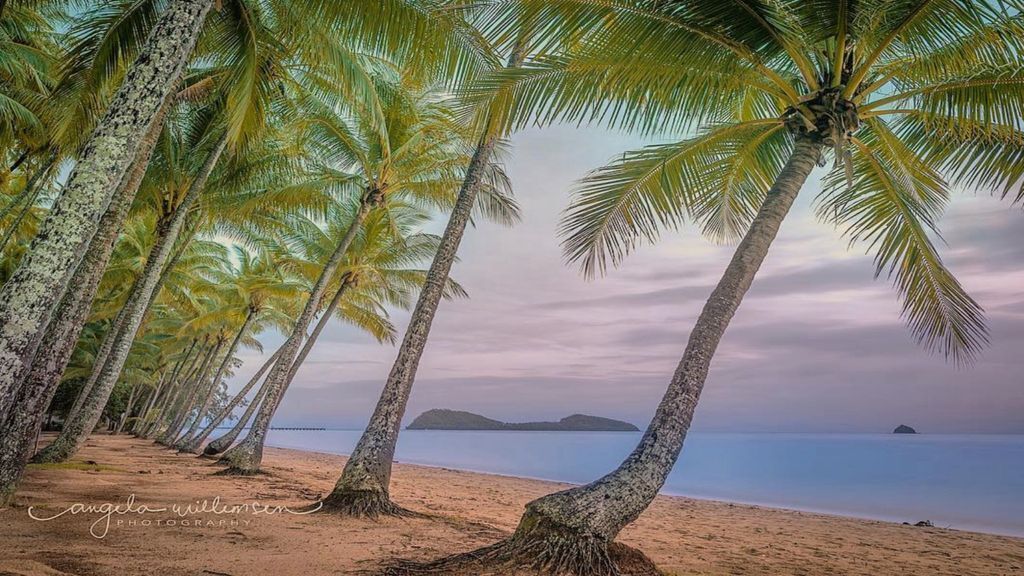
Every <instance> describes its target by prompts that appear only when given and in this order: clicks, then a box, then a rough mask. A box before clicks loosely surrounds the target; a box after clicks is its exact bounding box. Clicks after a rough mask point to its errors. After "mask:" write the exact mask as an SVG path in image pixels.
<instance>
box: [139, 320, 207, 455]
mask: <svg viewBox="0 0 1024 576" xmlns="http://www.w3.org/2000/svg"><path fill="white" fill-rule="evenodd" d="M206 342H207V339H206V338H204V339H203V344H202V345H201V346H200V347H199V349H198V350H197V353H196V355H195V356H194V357H193V358H192V363H191V364H190V365H189V367H188V370H186V371H185V372H184V373H183V377H182V378H181V380H180V381H179V382H177V383H176V384H175V386H174V395H173V396H171V397H170V400H169V401H168V403H167V404H166V405H165V407H164V409H162V410H161V411H160V420H159V421H158V422H157V423H156V426H155V427H154V428H153V431H152V433H151V434H150V436H156V434H157V432H159V433H160V436H159V437H157V439H156V442H157V443H158V444H167V443H168V442H170V440H172V439H173V438H171V436H172V435H173V433H174V430H175V429H176V428H177V427H178V426H180V422H181V420H183V419H184V418H185V414H184V413H183V411H182V408H183V407H184V405H185V404H187V402H188V398H189V394H191V393H192V391H193V390H194V388H193V386H192V385H193V383H194V382H195V379H196V377H197V376H198V375H199V372H200V371H202V369H203V366H204V365H205V364H206V359H207V358H208V356H209V354H210V348H208V347H207V345H206ZM164 422H166V423H167V425H166V426H164V427H163V429H162V430H160V428H161V426H162V425H163V423H164Z"/></svg>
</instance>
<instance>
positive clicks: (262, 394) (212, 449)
mask: <svg viewBox="0 0 1024 576" xmlns="http://www.w3.org/2000/svg"><path fill="white" fill-rule="evenodd" d="M269 391H270V386H268V385H267V381H266V380H264V381H263V385H262V386H260V389H259V390H257V391H256V394H255V395H254V396H253V397H252V401H250V402H249V405H248V406H247V407H246V408H245V412H244V413H243V414H242V417H241V418H239V419H238V422H235V425H234V426H232V427H231V430H229V431H228V433H227V434H225V435H223V436H221V437H220V438H217V439H216V440H214V441H213V442H210V443H209V444H207V445H206V448H204V449H203V455H204V456H216V455H217V454H220V453H221V452H223V451H225V450H227V449H228V448H230V447H231V444H233V443H234V442H235V439H237V438H238V436H239V434H241V433H242V430H244V429H245V425H246V424H248V423H249V420H251V419H252V417H253V414H255V413H256V410H259V408H260V406H262V405H263V401H264V400H265V399H266V398H267V392H269ZM222 463H226V462H222Z"/></svg>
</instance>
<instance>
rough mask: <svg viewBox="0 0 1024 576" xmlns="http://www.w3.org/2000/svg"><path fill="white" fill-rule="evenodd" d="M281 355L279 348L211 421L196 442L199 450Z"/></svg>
mask: <svg viewBox="0 0 1024 576" xmlns="http://www.w3.org/2000/svg"><path fill="white" fill-rule="evenodd" d="M280 355H281V349H280V348H278V350H277V351H276V352H274V354H273V355H271V356H270V358H268V359H267V361H266V362H264V363H263V366H260V369H259V370H257V371H256V373H255V374H253V376H252V378H250V379H249V381H248V382H246V384H245V386H243V387H242V389H241V390H239V391H238V394H235V396H234V397H233V398H232V399H231V401H230V402H228V405H227V406H225V407H224V409H223V410H221V411H220V414H218V415H217V417H216V418H214V419H213V420H211V421H210V423H209V424H207V425H206V428H205V429H204V430H203V431H202V432H201V433H200V434H199V437H198V438H197V439H196V441H195V442H196V448H197V449H198V447H199V446H202V445H203V442H205V441H206V439H207V438H209V437H210V434H213V431H214V430H216V429H217V426H220V425H221V423H222V422H224V420H227V418H228V416H230V415H231V413H232V412H233V411H234V409H235V407H236V406H238V404H239V403H240V402H241V401H242V400H243V399H244V398H245V396H246V394H248V393H249V392H250V391H251V390H252V389H253V387H254V386H256V384H257V383H258V382H259V381H260V379H261V378H263V374H265V373H266V371H267V370H269V369H270V367H271V366H273V365H274V362H277V359H278V357H279V356H280ZM256 396H259V393H257V394H256ZM256 396H254V397H253V398H254V399H255V397H256ZM250 416H252V414H250ZM246 419H248V418H246ZM235 436H237V434H235ZM218 440H219V439H217V440H214V441H213V442H211V443H210V444H213V443H215V442H217V441H218ZM234 441H235V439H234V438H231V440H230V441H229V442H228V445H230V444H231V442H234ZM225 448H226V446H225ZM223 451H224V450H223V449H221V450H217V451H215V452H210V453H209V455H211V456H212V455H213V454H219V453H221V452H223Z"/></svg>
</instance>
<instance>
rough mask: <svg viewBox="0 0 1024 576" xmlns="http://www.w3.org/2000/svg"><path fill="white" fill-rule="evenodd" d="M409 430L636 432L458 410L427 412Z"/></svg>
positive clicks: (581, 418)
mask: <svg viewBox="0 0 1024 576" xmlns="http://www.w3.org/2000/svg"><path fill="white" fill-rule="evenodd" d="M407 429H408V430H538V431H540V430H543V431H555V432H639V431H640V429H639V428H637V427H636V426H633V425H632V424H630V423H629V422H623V421H621V420H612V419H611V418H601V417H599V416H587V415H586V414H573V415H572V416H566V417H565V418H562V419H561V420H559V421H558V422H520V423H506V422H501V421H499V420H493V419H491V418H487V417H486V416H481V415H479V414H473V413H472V412H463V411H461V410H445V409H437V408H435V409H434V410H427V411H426V412H424V413H423V414H420V415H419V416H417V417H416V419H415V420H413V421H412V423H411V424H409V426H408V428H407Z"/></svg>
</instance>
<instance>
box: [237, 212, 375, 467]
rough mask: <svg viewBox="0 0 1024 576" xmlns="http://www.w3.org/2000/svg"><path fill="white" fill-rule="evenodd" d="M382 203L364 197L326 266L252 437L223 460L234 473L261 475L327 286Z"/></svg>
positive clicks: (272, 377) (271, 381)
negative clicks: (273, 426) (273, 423)
mask: <svg viewBox="0 0 1024 576" xmlns="http://www.w3.org/2000/svg"><path fill="white" fill-rule="evenodd" d="M382 200H383V198H381V197H379V196H378V193H372V192H368V193H367V194H366V195H365V196H364V197H363V199H362V200H361V201H360V203H359V209H358V210H357V211H356V215H355V218H353V219H352V224H351V225H350V226H349V228H348V230H347V231H346V232H345V237H344V238H342V240H341V242H339V243H338V246H337V247H336V248H335V249H334V253H333V254H331V257H330V258H329V259H328V260H327V264H325V265H324V269H323V270H322V271H321V272H320V277H319V278H318V279H317V281H316V284H315V285H314V286H313V290H311V291H310V294H309V299H308V300H306V306H305V308H303V310H302V314H300V315H299V318H298V319H297V320H296V321H295V326H293V327H292V333H291V335H290V336H289V337H288V340H286V341H285V343H284V345H283V346H282V347H281V349H282V352H281V357H280V358H278V359H277V362H275V363H274V367H273V369H271V371H270V374H269V375H268V376H267V383H266V384H265V385H266V386H267V387H268V388H267V396H266V398H265V399H264V402H263V403H262V404H261V405H260V411H259V412H258V413H257V414H256V418H255V419H254V420H253V423H252V428H250V429H249V434H247V435H246V437H245V440H243V441H242V442H241V443H239V444H238V446H235V447H234V448H232V449H231V450H229V451H228V452H226V453H225V454H224V457H223V458H221V460H222V461H223V462H225V463H227V464H229V466H230V468H229V471H230V473H233V474H254V473H256V472H258V471H259V469H260V462H261V461H262V460H263V442H264V440H266V436H267V431H268V430H269V429H270V420H271V418H273V416H274V411H275V410H276V409H277V405H278V403H279V402H280V398H281V395H282V394H283V392H284V384H285V381H286V380H287V379H288V375H289V374H290V373H291V369H292V365H293V364H294V363H295V358H296V356H297V355H298V353H299V345H301V344H302V341H303V338H304V336H305V335H306V329H307V328H309V325H310V323H312V321H313V318H314V317H315V316H316V313H317V311H318V309H319V308H320V303H321V299H322V298H323V297H324V292H325V291H326V290H327V285H328V284H329V283H330V281H331V279H332V278H333V277H334V274H335V272H337V270H338V267H339V266H340V265H341V261H342V260H343V259H344V257H345V252H347V251H348V247H349V246H351V245H352V241H353V240H355V237H356V233H357V232H358V231H359V228H361V227H362V225H363V221H364V220H366V216H367V215H368V214H369V213H370V209H372V208H373V207H374V206H376V205H377V204H378V203H380V202H381V201H382Z"/></svg>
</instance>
